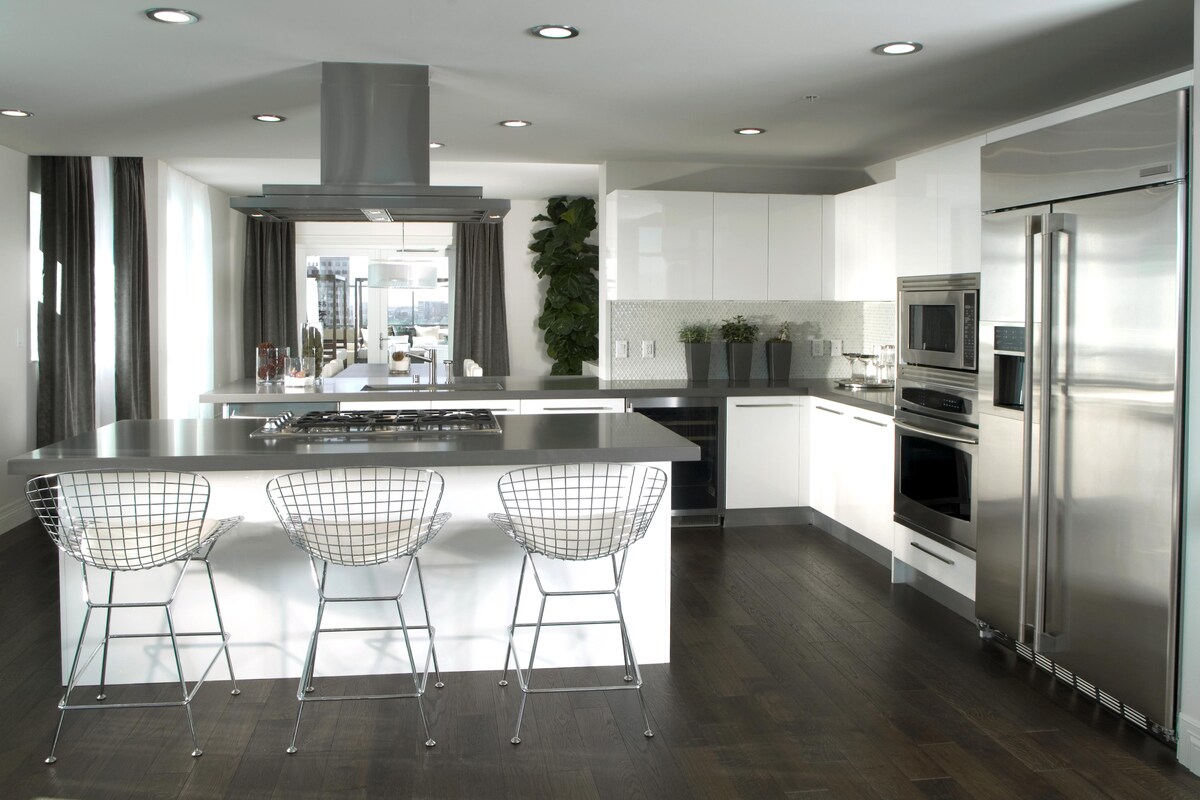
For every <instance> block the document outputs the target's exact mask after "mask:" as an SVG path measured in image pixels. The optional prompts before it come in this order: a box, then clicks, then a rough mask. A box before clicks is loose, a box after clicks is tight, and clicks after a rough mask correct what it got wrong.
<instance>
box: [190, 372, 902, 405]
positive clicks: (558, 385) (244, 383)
mask: <svg viewBox="0 0 1200 800" xmlns="http://www.w3.org/2000/svg"><path fill="white" fill-rule="evenodd" d="M368 386H371V387H378V386H388V387H390V389H389V390H384V389H365V388H364V387H368ZM395 387H402V388H400V389H396V388H395ZM764 395H765V396H769V395H811V396H813V397H821V398H824V399H827V400H834V401H836V402H839V403H846V404H848V405H852V406H856V407H858V408H864V409H867V410H869V411H877V412H879V413H882V414H888V415H891V414H892V411H893V402H894V401H893V391H892V390H891V389H861V390H849V389H841V388H839V387H838V386H837V382H836V381H832V380H827V379H812V378H807V379H795V380H790V381H766V380H751V381H729V380H715V381H696V382H692V381H688V380H685V379H677V380H662V381H606V380H601V379H599V378H590V377H576V376H549V377H536V378H513V377H504V378H489V377H482V378H454V379H453V381H452V382H451V383H449V384H439V385H437V386H436V387H430V386H429V385H427V384H426V385H424V386H422V387H421V388H416V385H414V384H413V382H412V379H411V378H399V377H389V375H388V372H387V365H386V364H355V365H354V366H352V367H349V368H347V369H345V370H343V371H342V372H341V373H339V374H338V375H337V376H335V377H333V378H327V379H326V380H325V381H323V383H322V385H321V386H317V387H310V388H305V389H287V388H284V387H283V386H279V385H272V386H258V385H256V384H255V382H254V380H253V379H246V380H240V381H234V382H233V383H229V384H226V385H224V386H219V387H217V388H215V389H213V390H211V391H209V392H205V393H204V394H202V395H200V402H201V403H214V404H225V403H230V404H250V403H289V404H291V403H295V404H301V403H343V402H349V401H354V400H370V401H378V400H422V399H423V400H432V399H437V400H450V399H453V400H463V401H464V403H468V402H469V400H470V398H472V397H475V398H478V399H480V400H499V399H537V398H586V397H628V398H639V397H717V398H725V397H754V396H764Z"/></svg>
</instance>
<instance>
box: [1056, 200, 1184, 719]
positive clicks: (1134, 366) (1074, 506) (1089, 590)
mask: <svg viewBox="0 0 1200 800" xmlns="http://www.w3.org/2000/svg"><path fill="white" fill-rule="evenodd" d="M1185 208H1186V203H1185V196H1184V190H1183V188H1182V187H1180V186H1168V187H1158V188H1151V189H1144V190H1139V191H1132V192H1124V193H1120V194H1112V195H1105V196H1101V197H1094V198H1090V199H1086V200H1077V201H1072V202H1069V203H1061V204H1056V205H1055V207H1054V211H1055V214H1054V215H1052V216H1058V215H1059V214H1061V215H1062V219H1063V224H1062V226H1061V228H1062V230H1061V231H1050V232H1047V233H1046V234H1044V235H1047V236H1050V237H1052V238H1053V240H1054V241H1055V242H1056V243H1057V244H1056V246H1054V247H1053V248H1052V249H1051V253H1050V255H1051V258H1050V259H1048V260H1047V261H1046V262H1045V263H1047V264H1048V265H1049V266H1048V267H1047V270H1048V271H1049V275H1048V276H1044V278H1043V280H1044V284H1043V292H1044V297H1045V301H1046V302H1045V304H1044V306H1043V314H1044V315H1046V316H1047V317H1048V318H1049V319H1050V323H1049V325H1047V326H1045V327H1044V334H1045V336H1046V342H1045V343H1044V345H1043V346H1044V347H1046V346H1047V345H1049V351H1048V353H1049V357H1048V358H1047V359H1046V362H1045V363H1044V364H1042V365H1041V368H1042V370H1043V380H1044V381H1045V384H1044V387H1043V389H1044V391H1045V397H1044V398H1043V401H1044V402H1045V403H1046V406H1045V408H1044V409H1043V410H1042V411H1041V423H1042V427H1043V430H1042V434H1043V435H1044V436H1046V437H1047V438H1046V439H1045V440H1043V441H1042V442H1041V448H1040V453H1041V458H1042V465H1041V471H1042V481H1041V484H1042V490H1043V491H1045V492H1047V500H1046V503H1045V507H1044V511H1045V516H1044V517H1043V518H1042V520H1041V526H1040V528H1041V532H1042V535H1043V536H1044V540H1043V541H1044V547H1045V556H1044V559H1045V575H1046V577H1045V581H1046V593H1045V600H1044V603H1045V606H1044V620H1043V626H1042V634H1043V635H1042V640H1041V649H1042V650H1043V651H1045V652H1048V653H1050V654H1052V655H1051V657H1052V658H1053V659H1054V660H1055V661H1056V662H1058V663H1060V664H1061V665H1062V666H1064V667H1066V668H1067V669H1070V670H1072V671H1074V672H1077V673H1078V674H1080V675H1082V676H1084V677H1085V678H1086V679H1087V680H1088V681H1089V682H1091V683H1093V684H1095V685H1096V686H1098V687H1100V688H1101V689H1104V690H1105V691H1108V692H1110V693H1112V694H1114V695H1115V696H1118V697H1120V698H1121V699H1122V700H1123V701H1124V702H1125V703H1127V704H1128V705H1130V706H1132V707H1134V708H1136V709H1138V710H1140V711H1142V712H1143V713H1145V714H1147V715H1148V716H1150V717H1151V718H1152V719H1155V720H1158V721H1162V722H1163V723H1166V724H1168V725H1169V724H1170V723H1172V722H1173V708H1174V704H1173V703H1174V682H1175V674H1174V670H1175V660H1176V659H1175V647H1176V642H1175V639H1176V637H1175V627H1176V625H1175V620H1176V609H1175V602H1176V601H1175V595H1176V587H1177V584H1178V576H1177V574H1176V564H1177V559H1176V555H1177V554H1176V553H1175V549H1176V545H1175V542H1177V541H1178V537H1177V529H1178V524H1179V522H1178V520H1179V496H1178V494H1179V490H1178V478H1179V475H1180V447H1179V441H1180V417H1179V412H1178V410H1177V409H1178V404H1177V399H1178V398H1177V396H1176V394H1177V391H1178V387H1179V375H1180V368H1181V353H1180V350H1181V344H1180V337H1181V331H1182V325H1181V321H1182V315H1181V307H1182V306H1181V304H1182V292H1181V288H1182V286H1181V281H1182V277H1181V274H1180V271H1179V268H1178V265H1179V263H1180V250H1181V244H1180V243H1181V242H1182V236H1181V231H1182V230H1184V225H1183V220H1184V213H1185ZM1047 378H1048V380H1047Z"/></svg>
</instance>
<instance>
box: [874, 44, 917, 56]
mask: <svg viewBox="0 0 1200 800" xmlns="http://www.w3.org/2000/svg"><path fill="white" fill-rule="evenodd" d="M923 48H924V45H923V44H921V43H920V42H888V43H887V44H881V45H877V46H875V47H872V48H871V52H872V53H875V54H877V55H881V56H907V55H910V54H912V53H916V52H918V51H919V50H921V49H923Z"/></svg>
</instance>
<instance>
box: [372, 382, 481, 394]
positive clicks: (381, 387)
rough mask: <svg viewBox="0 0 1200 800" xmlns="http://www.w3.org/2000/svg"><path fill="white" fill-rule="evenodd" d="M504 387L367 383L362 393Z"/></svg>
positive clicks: (472, 390)
mask: <svg viewBox="0 0 1200 800" xmlns="http://www.w3.org/2000/svg"><path fill="white" fill-rule="evenodd" d="M503 388H504V387H503V386H501V385H500V384H498V383H449V384H446V383H439V384H435V385H430V384H428V383H368V384H367V385H366V386H364V387H362V389H361V390H360V391H364V392H498V391H500V390H502V389H503Z"/></svg>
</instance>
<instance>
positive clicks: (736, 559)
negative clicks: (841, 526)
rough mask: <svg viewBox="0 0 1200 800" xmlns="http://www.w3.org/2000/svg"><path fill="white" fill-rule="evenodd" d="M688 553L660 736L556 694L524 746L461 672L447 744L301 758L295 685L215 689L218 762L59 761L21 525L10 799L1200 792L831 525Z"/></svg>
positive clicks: (45, 564)
mask: <svg viewBox="0 0 1200 800" xmlns="http://www.w3.org/2000/svg"><path fill="white" fill-rule="evenodd" d="M435 544H436V542H435ZM672 549H673V560H672V575H673V580H672V587H673V592H674V594H673V611H672V625H673V629H672V640H673V641H672V648H671V652H672V656H671V658H672V660H671V664H670V665H657V666H656V665H651V666H647V667H645V668H644V675H645V679H646V694H647V700H648V703H649V705H650V710H651V714H652V723H653V724H654V726H655V732H656V735H655V737H654V738H653V739H646V738H644V737H643V736H642V723H641V718H640V714H639V712H638V707H637V701H636V698H634V697H633V696H632V694H631V693H627V692H626V693H585V694H576V695H541V696H535V697H533V698H531V699H530V706H529V713H528V714H527V717H526V722H525V728H524V730H523V732H522V735H523V739H524V743H523V744H521V745H520V746H519V747H514V746H512V745H511V744H509V742H508V739H509V737H510V736H511V735H512V734H511V725H512V720H513V714H514V711H515V704H516V701H517V700H518V699H519V692H518V690H517V688H516V685H515V682H514V684H513V685H510V686H509V687H508V688H507V689H501V688H500V687H498V686H497V685H496V679H497V674H496V673H454V674H448V675H446V676H445V677H446V688H445V689H444V690H442V691H440V692H438V691H436V690H433V689H431V690H430V693H429V697H430V703H429V708H430V709H431V712H432V713H431V719H430V722H431V725H432V727H433V730H434V736H435V738H436V739H437V740H438V745H437V747H435V748H433V749H426V748H425V747H424V746H423V745H422V738H423V737H422V736H421V735H420V733H419V721H418V719H417V716H416V708H415V705H414V704H413V703H412V702H411V701H392V702H388V703H367V702H362V703H338V704H317V705H314V706H313V707H311V709H310V710H306V711H305V725H304V727H303V728H302V730H301V737H302V738H301V750H300V752H299V753H298V754H296V755H294V756H288V755H286V754H285V753H284V748H285V747H286V746H287V744H288V740H289V735H290V730H291V724H292V719H293V714H294V713H295V702H296V701H295V682H294V681H292V680H282V681H244V682H242V688H243V693H242V695H241V696H240V697H230V695H229V693H228V691H227V689H228V683H222V682H213V683H212V684H209V685H206V686H205V687H204V688H203V689H202V690H201V692H200V694H199V696H198V697H197V700H196V703H195V714H196V719H197V725H198V728H199V733H200V736H201V742H202V746H203V747H204V749H205V754H204V756H203V757H202V758H198V759H193V758H191V757H190V755H189V752H190V749H191V745H190V742H189V740H188V738H187V734H186V732H185V729H184V726H183V720H182V714H181V713H180V712H179V711H178V710H177V709H166V710H150V711H140V710H139V711H110V712H103V713H88V712H77V713H75V714H73V715H71V714H68V716H67V722H66V725H65V728H64V731H63V738H62V741H61V743H60V745H59V752H58V755H59V760H58V763H56V764H54V765H53V766H47V765H45V764H43V763H42V759H43V758H44V757H45V755H46V752H47V748H48V746H49V742H50V738H51V735H52V732H53V726H54V724H55V722H56V720H57V711H56V709H55V702H56V700H57V697H58V694H59V692H60V687H59V681H58V658H59V656H58V603H57V588H56V580H57V579H56V553H55V551H54V550H53V548H52V547H51V546H50V544H49V541H48V539H47V538H46V537H45V535H44V534H43V533H42V532H41V531H40V529H38V528H35V527H34V526H33V525H32V524H30V525H26V526H22V527H21V528H18V529H16V530H14V531H12V532H10V533H8V534H6V535H4V536H0V635H2V636H3V639H2V641H3V647H0V797H4V798H33V797H53V798H87V800H93V799H98V798H118V797H120V798H124V797H138V798H142V797H146V798H173V797H184V798H210V797H213V798H215V797H236V798H309V797H337V798H345V797H389V798H392V797H394V798H407V797H432V798H556V799H557V798H650V799H652V800H653V799H655V798H719V799H720V800H726V799H727V798H819V797H834V798H843V797H845V798H858V797H863V798H965V797H978V798H1015V797H1019V798H1034V797H1036V798H1054V797H1070V798H1075V797H1078V798H1096V797H1115V798H1126V797H1128V798H1185V797H1200V778H1197V777H1195V776H1193V775H1191V774H1190V773H1188V772H1187V771H1186V770H1184V769H1183V768H1181V767H1179V766H1178V765H1177V764H1176V763H1175V759H1174V753H1173V752H1172V751H1171V750H1170V749H1168V748H1167V747H1165V746H1163V745H1162V744H1160V743H1158V742H1156V741H1155V740H1153V739H1151V738H1149V737H1147V736H1145V735H1144V734H1142V733H1140V732H1138V731H1136V730H1135V729H1133V728H1132V727H1130V726H1128V725H1127V724H1125V723H1123V722H1121V721H1120V720H1118V719H1117V718H1116V717H1114V716H1112V715H1111V714H1109V713H1107V712H1105V711H1102V710H1100V709H1099V708H1098V707H1097V706H1096V705H1095V704H1093V703H1091V702H1090V701H1088V700H1086V699H1084V698H1081V697H1078V696H1077V695H1075V694H1073V693H1072V692H1070V691H1068V690H1067V688H1066V687H1065V686H1063V685H1062V684H1060V683H1058V682H1057V681H1055V680H1054V679H1052V678H1051V677H1049V676H1047V675H1046V674H1044V673H1042V672H1040V671H1038V670H1036V669H1034V668H1033V667H1031V666H1030V665H1028V664H1027V663H1025V662H1023V661H1021V660H1019V659H1017V658H1016V657H1015V656H1013V655H1012V654H1011V653H1010V652H1009V651H1007V650H1005V649H1004V648H1002V647H1000V646H998V645H993V644H985V643H981V641H980V640H979V638H978V636H977V635H976V632H975V630H974V628H973V626H972V625H970V624H969V623H967V622H966V621H965V620H962V619H961V618H959V617H956V616H954V615H953V614H951V613H950V612H948V611H946V610H945V609H943V608H942V607H940V606H938V605H937V604H936V603H934V602H932V601H930V600H928V599H927V598H925V597H924V596H922V595H920V594H918V593H916V592H914V591H912V590H911V589H908V588H907V587H903V586H892V585H891V584H890V583H889V580H888V574H887V571H886V570H884V569H883V568H882V567H880V566H878V565H877V564H875V563H874V562H872V561H870V560H869V559H867V558H866V557H864V556H862V555H860V554H858V553H857V552H855V551H854V550H852V549H850V548H848V547H846V546H844V545H842V544H840V543H838V542H836V541H834V540H832V539H830V538H829V537H827V536H825V535H824V534H822V533H820V532H819V531H817V530H815V529H812V528H806V527H762V528H751V529H741V530H737V531H727V532H724V533H722V532H721V531H718V530H689V531H681V532H677V533H676V534H675V537H674V544H673V548H672ZM435 608H436V606H435ZM631 613H636V610H631ZM502 655H503V654H502V653H497V658H498V659H499V658H500V657H502ZM600 679H605V680H611V679H612V677H611V676H607V675H599V676H598V675H597V674H596V671H595V670H569V671H568V670H564V671H562V673H559V672H552V673H551V674H549V675H547V676H546V677H545V680H547V681H571V682H586V681H596V680H600ZM372 680H378V679H370V680H368V679H344V680H340V681H337V683H338V684H340V688H347V689H351V688H352V689H360V688H363V687H366V686H367V684H368V683H370V682H371V681H372ZM168 688H169V687H168ZM329 688H330V690H333V689H334V688H335V687H329ZM164 691H165V690H164Z"/></svg>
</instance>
